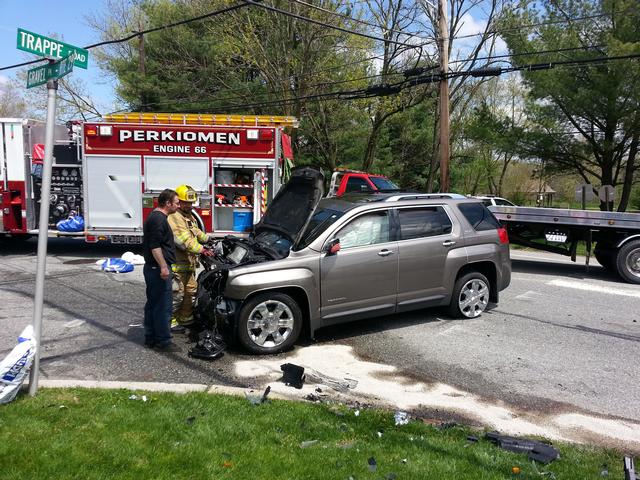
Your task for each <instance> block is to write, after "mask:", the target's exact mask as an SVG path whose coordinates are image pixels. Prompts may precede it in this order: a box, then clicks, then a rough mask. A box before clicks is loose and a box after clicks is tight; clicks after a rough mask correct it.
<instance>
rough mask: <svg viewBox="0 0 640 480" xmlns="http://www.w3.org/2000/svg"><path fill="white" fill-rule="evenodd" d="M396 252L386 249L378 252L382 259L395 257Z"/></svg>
mask: <svg viewBox="0 0 640 480" xmlns="http://www.w3.org/2000/svg"><path fill="white" fill-rule="evenodd" d="M394 253H395V252H393V251H391V250H387V249H386V248H385V249H384V250H380V251H379V252H378V255H379V256H381V257H388V256H389V255H393V254H394Z"/></svg>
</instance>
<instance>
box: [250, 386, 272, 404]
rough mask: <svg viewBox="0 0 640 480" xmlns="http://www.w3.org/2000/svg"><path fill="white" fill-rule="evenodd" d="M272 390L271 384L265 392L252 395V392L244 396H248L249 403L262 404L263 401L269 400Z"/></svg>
mask: <svg viewBox="0 0 640 480" xmlns="http://www.w3.org/2000/svg"><path fill="white" fill-rule="evenodd" d="M252 391H253V390H252ZM270 392H271V385H269V386H267V388H265V390H264V393H263V394H262V395H251V394H250V393H245V395H244V396H245V397H246V399H247V400H249V403H251V404H252V405H260V404H261V403H264V402H267V401H268V399H267V397H268V396H269V393H270Z"/></svg>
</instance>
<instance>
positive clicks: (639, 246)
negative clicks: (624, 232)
mask: <svg viewBox="0 0 640 480" xmlns="http://www.w3.org/2000/svg"><path fill="white" fill-rule="evenodd" d="M616 268H617V270H618V274H619V275H620V276H621V277H622V278H623V279H625V280H626V281H627V282H629V283H638V284H640V240H632V241H630V242H627V243H625V244H624V245H623V246H622V247H620V250H618V254H617V255H616Z"/></svg>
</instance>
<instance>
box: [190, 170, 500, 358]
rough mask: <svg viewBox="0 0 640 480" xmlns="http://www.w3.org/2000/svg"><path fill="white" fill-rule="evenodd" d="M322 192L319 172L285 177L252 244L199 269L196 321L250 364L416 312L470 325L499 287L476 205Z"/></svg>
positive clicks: (493, 239) (496, 262) (488, 221)
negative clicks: (213, 325)
mask: <svg viewBox="0 0 640 480" xmlns="http://www.w3.org/2000/svg"><path fill="white" fill-rule="evenodd" d="M322 192H323V176H322V173H321V172H319V171H318V170H315V169H313V168H309V167H302V168H298V169H295V170H294V171H293V173H292V176H291V179H290V180H289V182H287V184H286V185H284V186H283V187H282V189H281V190H280V191H279V192H278V194H277V195H276V197H275V198H274V200H273V202H272V203H271V205H270V206H269V208H268V210H267V212H266V214H265V215H264V217H263V218H262V220H261V221H260V223H259V224H257V225H256V227H255V228H254V231H253V233H252V235H251V236H250V238H248V239H243V238H238V237H225V238H224V239H222V240H220V241H218V242H217V243H216V245H215V250H216V254H215V256H213V257H210V258H209V259H204V261H205V262H206V264H205V267H206V268H205V271H204V272H202V273H201V274H200V276H199V277H198V284H199V287H198V295H197V302H196V304H197V310H198V312H200V315H201V317H204V318H205V319H206V320H207V321H211V322H213V321H217V323H218V325H222V326H223V327H224V330H226V331H227V332H230V333H231V334H232V335H233V336H234V337H235V338H236V339H237V340H239V342H240V343H241V344H242V345H243V346H244V347H245V348H246V349H248V350H250V351H251V352H254V353H263V354H265V353H277V352H280V351H282V350H285V349H287V348H289V347H291V346H292V345H293V344H294V342H295V341H296V340H297V339H298V337H299V335H300V333H301V331H302V330H303V328H304V329H306V330H308V331H309V334H310V336H311V337H313V335H314V332H315V331H316V330H318V329H319V328H321V327H325V326H328V325H333V324H337V323H342V322H348V321H352V320H357V319H362V318H369V317H375V316H380V315H390V314H394V313H399V312H406V311H409V310H416V309H421V308H426V307H436V306H447V307H448V309H449V312H450V313H451V315H453V316H454V317H461V318H475V317H477V316H479V315H480V314H481V313H482V312H483V311H484V310H485V309H486V308H487V304H488V303H489V302H494V303H497V301H498V292H500V291H501V290H503V289H504V288H506V287H507V286H508V285H509V282H510V279H511V261H510V258H509V240H508V237H507V233H506V230H505V229H503V228H502V227H501V225H500V223H499V222H498V221H497V220H496V219H495V217H494V216H493V215H492V214H491V212H490V211H489V210H488V209H487V208H486V207H485V206H484V205H483V204H482V202H480V201H478V200H473V199H467V198H465V197H463V196H458V195H454V194H443V195H434V194H430V195H421V194H409V193H408V194H398V193H393V194H368V195H361V194H358V195H354V196H343V197H339V198H336V197H332V198H324V199H322Z"/></svg>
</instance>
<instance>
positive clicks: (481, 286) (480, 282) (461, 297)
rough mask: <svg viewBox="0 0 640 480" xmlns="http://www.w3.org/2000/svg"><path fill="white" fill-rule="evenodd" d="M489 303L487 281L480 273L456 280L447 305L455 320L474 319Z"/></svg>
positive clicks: (470, 273)
mask: <svg viewBox="0 0 640 480" xmlns="http://www.w3.org/2000/svg"><path fill="white" fill-rule="evenodd" d="M488 303H489V281H488V280H487V277H485V276H484V275H482V274H481V273H480V272H469V273H467V274H465V275H463V276H461V277H460V278H459V279H458V280H456V283H455V286H454V287H453V295H452V296H451V303H450V304H449V313H450V314H451V316H453V317H455V318H476V317H479V316H480V314H481V313H482V312H484V311H485V310H486V308H487V304H488Z"/></svg>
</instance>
